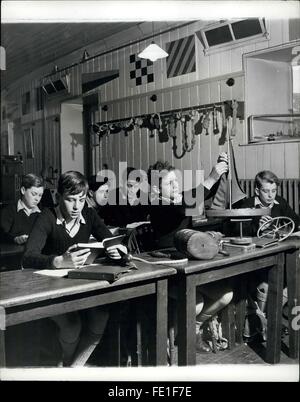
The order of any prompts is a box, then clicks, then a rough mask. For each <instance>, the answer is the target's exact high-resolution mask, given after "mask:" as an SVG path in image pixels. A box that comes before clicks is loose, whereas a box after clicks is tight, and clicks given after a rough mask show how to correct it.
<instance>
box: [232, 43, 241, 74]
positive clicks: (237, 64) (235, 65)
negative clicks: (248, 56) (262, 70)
mask: <svg viewBox="0 0 300 402" xmlns="http://www.w3.org/2000/svg"><path fill="white" fill-rule="evenodd" d="M242 69H243V48H241V47H236V48H234V49H231V72H236V71H241V70H242Z"/></svg>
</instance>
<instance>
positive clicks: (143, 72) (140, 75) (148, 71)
mask: <svg viewBox="0 0 300 402" xmlns="http://www.w3.org/2000/svg"><path fill="white" fill-rule="evenodd" d="M129 62H130V83H131V84H132V85H133V86H139V85H145V84H149V83H150V82H154V73H153V62H152V61H151V60H148V59H140V58H139V57H137V55H136V54H131V55H130V56H129Z"/></svg>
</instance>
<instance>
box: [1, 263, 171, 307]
mask: <svg viewBox="0 0 300 402" xmlns="http://www.w3.org/2000/svg"><path fill="white" fill-rule="evenodd" d="M136 265H137V267H138V270H133V271H131V272H129V273H128V274H126V275H124V276H123V277H122V278H120V279H119V280H117V281H116V282H114V283H112V284H110V283H109V282H107V281H98V280H87V279H70V278H54V277H49V276H45V275H39V274H37V273H35V271H36V270H31V269H25V270H18V271H8V272H1V273H0V306H1V307H3V308H6V307H12V306H18V305H21V304H28V303H33V302H37V301H43V300H48V299H49V298H52V299H55V298H58V297H63V296H71V295H74V294H80V293H85V292H90V291H94V290H99V289H104V288H116V287H118V286H121V285H127V284H130V283H131V284H133V283H138V282H142V281H147V280H155V279H160V278H164V277H168V276H171V275H175V274H176V273H177V271H176V269H174V268H172V267H167V266H162V265H161V266H158V265H150V264H146V263H142V262H136ZM103 266H105V267H108V266H109V264H108V263H105V264H103Z"/></svg>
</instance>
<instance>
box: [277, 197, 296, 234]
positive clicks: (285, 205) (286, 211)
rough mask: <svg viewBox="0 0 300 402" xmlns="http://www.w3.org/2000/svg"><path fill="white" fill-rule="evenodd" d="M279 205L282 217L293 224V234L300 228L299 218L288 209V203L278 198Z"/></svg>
mask: <svg viewBox="0 0 300 402" xmlns="http://www.w3.org/2000/svg"><path fill="white" fill-rule="evenodd" d="M280 204H281V206H282V211H283V215H284V216H287V217H288V218H291V219H292V220H293V221H294V223H295V229H294V230H295V232H296V231H298V230H299V229H300V228H299V226H300V217H299V215H297V214H296V212H295V211H294V210H293V209H292V208H291V207H290V205H289V203H288V202H287V201H286V200H285V199H284V198H280Z"/></svg>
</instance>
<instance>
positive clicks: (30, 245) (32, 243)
mask: <svg viewBox="0 0 300 402" xmlns="http://www.w3.org/2000/svg"><path fill="white" fill-rule="evenodd" d="M51 227H52V225H51V219H50V216H49V213H47V212H46V211H44V212H42V213H41V214H40V216H39V217H38V219H37V221H36V223H35V225H34V227H33V229H32V232H31V233H30V236H29V238H28V241H27V243H26V250H25V253H24V256H23V268H34V269H35V268H37V269H51V268H53V265H52V262H53V260H54V258H55V257H56V255H44V254H42V250H43V248H44V246H45V244H46V241H47V238H48V236H49V234H50V233H51V230H52V229H51Z"/></svg>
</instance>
